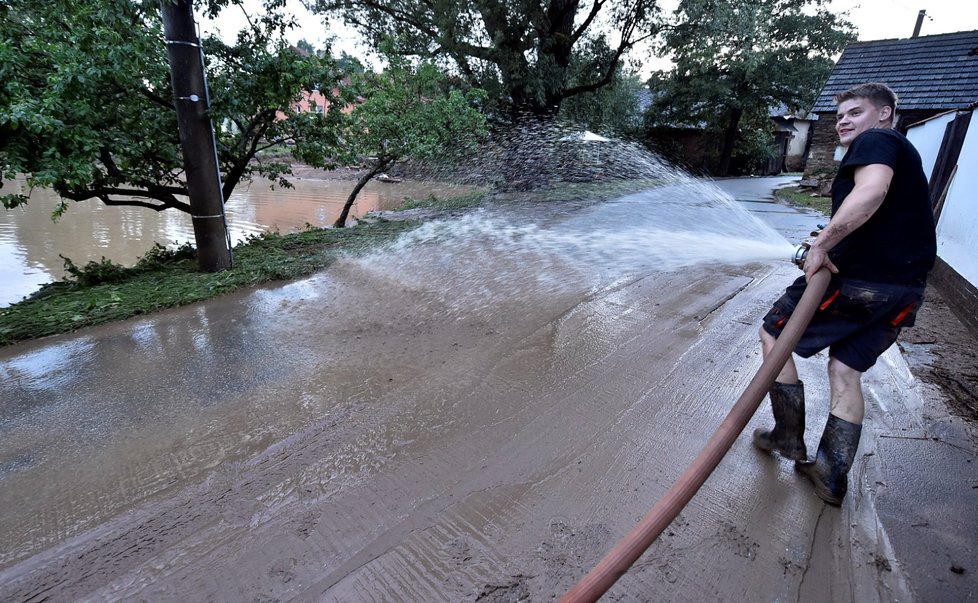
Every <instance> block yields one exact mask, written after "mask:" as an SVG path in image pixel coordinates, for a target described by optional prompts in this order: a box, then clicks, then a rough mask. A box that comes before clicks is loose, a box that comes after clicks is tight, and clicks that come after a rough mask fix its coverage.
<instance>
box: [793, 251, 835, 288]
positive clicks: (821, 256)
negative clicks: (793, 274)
mask: <svg viewBox="0 0 978 603" xmlns="http://www.w3.org/2000/svg"><path fill="white" fill-rule="evenodd" d="M823 266H824V267H826V268H828V269H829V272H831V273H832V274H839V269H838V268H836V266H835V264H833V263H832V260H830V259H829V254H828V252H826V251H825V250H824V249H822V248H821V247H819V246H818V245H812V246H811V247H809V248H808V254H807V255H806V256H805V266H804V267H803V268H802V270H804V271H805V280H806V281H810V280H812V276H814V275H815V273H816V272H818V271H819V270H820V269H821V268H822V267H823Z"/></svg>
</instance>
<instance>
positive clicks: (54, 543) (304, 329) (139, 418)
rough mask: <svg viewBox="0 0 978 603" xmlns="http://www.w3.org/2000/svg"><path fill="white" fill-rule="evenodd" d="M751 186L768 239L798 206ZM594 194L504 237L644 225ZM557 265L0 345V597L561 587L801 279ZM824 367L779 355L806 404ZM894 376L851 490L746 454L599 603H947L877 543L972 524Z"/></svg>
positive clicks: (377, 282) (924, 414) (880, 371)
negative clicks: (842, 495)
mask: <svg viewBox="0 0 978 603" xmlns="http://www.w3.org/2000/svg"><path fill="white" fill-rule="evenodd" d="M771 184H772V185H773V182H772V183H771ZM745 195H746V196H745V197H744V199H745V205H747V206H749V207H751V209H752V210H754V211H755V212H756V213H757V214H758V215H762V216H764V217H765V219H766V220H768V221H771V222H772V223H775V224H777V227H778V229H779V230H781V231H782V232H784V233H785V234H786V235H787V236H788V237H789V239H793V240H797V238H799V236H800V234H803V233H804V232H805V231H806V230H807V229H810V228H811V223H812V222H814V221H815V220H817V217H816V216H814V215H812V214H808V213H805V212H801V211H797V210H794V209H791V208H786V207H783V206H779V205H776V204H773V203H770V202H768V201H765V200H764V199H762V198H761V197H760V196H750V195H747V194H746V193H745ZM613 209H614V211H609V206H608V205H597V206H586V205H581V206H569V207H563V208H554V207H552V206H550V205H537V206H527V207H520V208H517V212H518V213H517V216H516V217H515V219H513V221H514V222H517V223H519V224H526V223H532V224H538V225H540V228H541V229H543V230H545V231H547V232H556V233H579V232H580V231H581V228H582V225H587V224H595V223H602V222H604V223H607V221H609V220H612V219H613V220H615V221H617V222H616V224H617V225H618V226H620V227H621V228H622V229H624V228H626V226H627V224H628V223H634V222H635V221H636V216H637V215H638V214H637V212H640V211H641V210H642V208H641V207H637V206H625V205H623V204H619V206H618V207H616V208H613ZM489 218H491V219H503V220H509V219H511V218H513V216H510V215H508V214H502V215H497V214H493V215H491V216H489ZM612 226H614V224H612ZM494 250H497V252H494ZM579 259H580V258H576V257H574V256H573V254H571V255H566V256H562V255H560V254H557V255H555V254H553V253H538V252H535V251H533V250H525V249H524V250H519V249H517V250H516V251H515V252H514V250H513V248H510V249H509V251H508V252H507V253H499V252H498V249H497V248H496V247H492V248H486V247H480V246H479V245H459V244H457V241H456V242H455V244H451V245H444V244H439V243H438V242H437V241H435V242H432V243H430V244H424V245H422V244H418V245H415V246H413V247H412V248H411V251H410V253H408V252H405V251H404V250H397V251H392V252H388V255H386V256H385V255H383V254H381V255H378V256H375V257H372V258H370V259H369V261H360V260H356V261H354V260H349V261H343V262H339V263H337V264H336V265H334V266H333V267H331V268H330V269H329V270H327V271H325V272H323V273H320V274H318V275H316V276H314V277H312V278H308V279H304V280H300V281H296V282H293V283H289V284H286V285H281V286H275V287H268V288H262V289H257V290H253V291H248V292H244V293H241V294H239V295H234V296H227V297H224V298H220V299H216V300H212V301H210V302H207V303H203V304H198V305H195V306H191V307H187V308H182V309H177V310H173V311H168V312H163V313H160V314H159V315H155V316H152V317H149V318H141V319H135V320H130V321H126V322H122V323H117V324H113V325H107V326H104V327H99V328H94V329H87V330H85V331H82V332H79V333H77V334H73V335H66V336H59V337H53V338H49V339H46V340H42V341H38V342H28V343H24V344H18V345H16V346H12V347H10V348H6V349H2V350H0V400H3V403H2V406H0V412H2V415H0V509H3V513H2V515H0V555H2V556H0V600H18V601H20V600H41V599H45V598H48V599H51V600H77V599H82V600H134V599H138V600H154V601H155V600H174V601H176V600H180V601H188V600H189V601H204V600H296V601H310V600H315V601H361V600H384V601H474V600H480V601H517V600H532V601H549V600H552V599H553V598H554V597H555V596H559V595H560V594H561V593H563V592H564V591H565V590H566V589H567V588H569V587H570V586H571V585H573V583H574V582H575V581H576V580H577V579H578V578H580V577H581V576H583V575H584V573H585V572H586V571H587V570H589V569H590V568H591V566H592V565H593V564H594V563H595V562H596V561H597V560H598V559H600V557H601V556H602V555H603V554H604V553H605V552H606V551H607V550H608V549H609V548H611V546H613V544H614V543H615V542H616V541H617V539H618V538H620V537H621V536H622V535H624V534H625V533H626V532H627V531H628V530H629V529H630V528H631V527H632V526H633V525H634V523H635V522H636V521H637V520H638V519H639V518H640V517H641V516H642V515H644V514H645V512H646V511H647V510H648V508H649V507H651V505H652V504H653V503H654V502H655V501H656V500H657V498H658V497H659V496H661V494H662V493H663V492H665V490H666V489H667V488H668V487H669V486H670V485H671V483H672V481H673V480H674V479H675V477H676V476H678V475H679V474H680V473H681V472H682V470H683V469H685V466H686V463H688V461H689V460H691V459H692V458H693V457H694V456H695V454H696V453H697V452H698V451H699V450H700V448H701V447H702V445H703V444H704V443H705V442H706V441H707V440H708V439H709V437H710V435H712V430H713V428H714V427H715V426H716V425H718V424H719V423H720V421H721V420H722V418H723V416H724V415H725V414H726V412H727V410H728V409H729V407H730V405H732V403H733V401H734V400H735V399H736V398H737V397H738V396H739V394H740V392H741V391H742V390H743V388H744V386H745V385H746V383H747V382H748V381H749V379H750V378H751V376H752V375H753V371H754V370H756V368H757V367H758V366H759V364H760V357H759V354H758V353H757V350H756V347H757V346H756V328H757V324H758V321H759V320H760V317H761V316H762V315H763V313H764V311H765V310H766V306H767V304H769V303H770V301H771V300H772V299H774V297H775V296H776V295H777V294H778V292H779V290H780V289H781V288H782V287H783V286H784V285H785V283H786V282H788V281H790V280H791V279H792V278H794V277H795V276H796V274H797V269H795V268H794V267H793V266H791V265H790V264H789V263H788V262H786V261H785V262H780V263H771V262H767V263H753V264H749V265H746V266H741V267H724V266H719V265H706V266H701V267H698V268H687V269H684V270H681V271H663V270H661V269H658V268H657V267H656V266H655V265H646V266H644V267H643V266H641V265H640V264H629V265H628V266H627V269H625V270H618V271H615V270H604V269H596V268H595V267H594V266H592V265H589V264H586V263H582V262H580V261H579ZM608 265H609V264H601V267H605V266H608ZM823 361H824V359H822V360H819V359H818V358H816V359H814V360H812V361H811V362H802V363H799V370H800V371H801V372H802V378H803V379H804V380H805V381H806V383H807V384H808V385H809V388H810V390H811V391H813V392H819V391H821V392H824V391H826V379H825V377H824V375H823V370H824V369H823V367H822V363H823ZM901 363H902V359H901V357H900V354H899V351H898V350H896V349H895V348H894V349H892V350H890V351H889V352H887V354H886V356H885V357H884V360H883V362H881V363H880V365H878V366H877V367H875V368H874V369H873V370H872V371H871V372H870V373H869V375H868V377H867V379H868V387H867V390H868V392H867V395H868V398H869V403H870V405H871V408H872V411H871V412H870V413H869V414H870V415H871V416H872V417H873V419H872V420H873V421H874V423H873V424H872V428H871V429H867V435H866V443H865V444H864V445H863V448H862V449H861V450H865V452H866V454H865V455H864V456H862V457H861V460H860V465H859V467H858V469H857V470H856V477H855V479H856V480H857V482H858V483H860V484H863V485H864V488H863V490H864V491H865V493H864V494H862V495H858V496H856V495H854V496H852V497H850V499H848V500H847V502H846V505H844V506H843V507H842V508H841V509H834V508H828V507H825V506H824V505H823V504H822V503H821V502H820V501H819V500H818V499H817V498H815V497H814V496H813V495H812V494H811V492H810V491H809V489H808V488H807V487H805V484H804V482H802V481H800V480H799V479H798V478H796V476H795V475H794V473H793V471H792V470H791V468H790V465H789V464H788V463H786V462H781V461H779V460H778V459H775V458H771V457H767V456H765V455H762V454H759V453H758V452H757V451H755V450H754V449H753V448H752V447H751V445H750V443H749V437H747V436H744V437H741V438H740V439H738V441H737V442H736V443H735V445H734V447H733V449H732V450H731V452H730V453H729V454H728V456H727V458H726V459H725V460H724V462H723V463H722V464H721V465H720V467H719V469H718V470H717V472H716V473H715V474H714V476H713V477H711V479H710V480H709V481H708V482H707V484H706V486H704V488H703V490H702V491H701V492H700V494H699V495H698V496H697V497H696V498H695V499H694V500H693V502H692V503H691V504H690V506H689V507H688V508H687V509H686V510H685V511H684V512H683V513H682V514H681V515H680V517H679V519H677V521H676V522H675V523H674V524H673V526H671V527H670V529H669V530H668V531H667V533H666V534H664V535H663V537H662V538H661V539H660V541H658V542H657V543H655V544H654V545H653V547H652V548H651V549H650V550H649V552H648V553H647V554H646V555H645V556H643V557H642V558H641V559H640V560H639V561H638V563H637V564H636V565H635V566H634V568H633V569H632V570H631V571H629V572H628V573H627V574H626V575H625V576H624V577H623V578H622V579H621V580H620V581H619V582H618V584H616V585H615V587H614V588H613V589H612V591H611V593H610V595H609V597H610V598H611V599H612V600H626V601H649V600H696V599H702V600H769V601H774V600H779V601H780V600H793V601H822V600H841V601H846V600H853V601H890V600H913V599H914V598H919V599H920V600H933V599H934V597H933V596H928V595H933V594H935V593H936V594H942V595H947V598H950V599H957V600H966V599H967V596H968V593H969V592H972V593H973V592H974V591H973V590H970V591H969V590H967V589H968V588H970V584H973V577H972V576H965V578H966V579H969V580H971V581H972V582H971V583H970V584H969V583H967V582H957V583H955V582H950V580H951V579H953V578H954V577H953V576H950V575H947V572H946V569H945V570H944V572H943V573H941V574H937V573H936V571H934V568H933V567H930V566H925V565H921V564H920V563H919V562H918V561H917V559H916V558H915V557H913V555H912V554H910V553H907V552H905V551H904V550H903V549H898V548H897V546H898V545H899V544H900V543H901V542H903V540H906V539H908V538H909V539H911V540H912V541H913V542H914V543H915V545H916V547H917V548H921V547H923V546H925V544H926V546H929V547H932V548H933V549H935V550H941V551H944V552H945V553H946V554H947V555H948V556H951V555H960V554H961V551H962V550H964V551H966V550H967V547H968V546H969V545H968V544H967V538H968V537H967V536H964V534H967V533H968V532H967V528H966V526H962V525H961V523H962V519H961V518H968V517H972V516H973V515H970V514H968V513H967V507H965V508H962V507H960V506H958V507H956V506H955V502H956V500H948V499H947V498H945V497H938V496H937V495H936V493H937V492H939V491H940V489H941V488H943V487H947V485H949V484H952V483H956V482H954V480H955V479H957V480H958V482H960V481H961V480H965V481H966V480H967V479H969V476H970V475H973V466H971V465H968V464H966V463H970V460H969V459H970V458H973V457H974V445H973V442H971V441H970V440H969V439H968V436H967V434H962V433H961V432H960V427H959V426H955V425H954V424H953V423H950V422H947V421H945V420H943V419H942V418H941V416H940V415H939V413H938V412H937V411H936V410H935V408H938V407H934V406H926V407H925V398H926V396H927V395H929V393H928V392H926V391H922V390H921V388H920V385H919V384H917V383H915V382H914V381H913V379H912V378H911V377H909V373H908V372H907V371H906V365H905V363H903V364H901ZM811 408H812V410H811V418H810V420H809V421H810V423H809V432H808V436H809V441H810V442H812V443H814V442H813V440H814V439H817V433H818V432H819V431H820V428H821V425H822V423H823V422H824V418H825V414H826V412H827V409H826V408H824V405H817V404H814V405H812V407H811ZM768 421H769V415H768V414H766V413H764V412H763V411H762V413H759V415H758V417H755V419H754V420H753V421H752V424H751V425H750V426H749V427H748V430H752V429H753V428H754V427H756V426H760V425H765V424H767V422H768ZM748 433H749V431H748ZM932 437H933V438H937V439H932ZM938 440H940V441H938ZM947 442H950V443H951V444H952V445H951V446H949V445H947V444H946V443H947ZM969 442H970V443H969ZM918 446H926V447H928V450H927V454H926V455H924V456H925V457H926V458H928V459H930V460H929V461H928V462H927V466H926V467H924V468H922V469H921V468H920V461H919V459H920V457H921V455H920V450H919V449H918V448H917V447H918ZM915 459H916V460H915ZM884 460H885V463H884ZM901 463H902V465H901ZM932 464H933V465H939V466H940V467H942V469H940V473H934V471H935V469H934V468H933V467H932V466H931V465H932ZM897 466H898V467H900V470H899V471H894V470H893V467H897ZM969 468H970V471H971V472H972V473H968V471H969ZM932 478H933V479H932ZM915 483H916V484H917V485H915ZM886 484H892V485H893V488H892V489H888V488H887V486H886ZM897 484H899V487H897ZM925 493H926V494H927V495H926V496H925ZM931 499H934V502H931ZM908 501H911V502H912V503H913V504H910V503H909V502H908ZM938 502H939V503H940V505H941V509H942V510H941V511H939V512H933V510H934V508H935V507H936V505H937V504H938ZM970 502H972V501H969V500H964V501H963V503H962V504H965V505H967V504H970ZM972 510H973V508H972ZM925 513H926V515H927V519H926V522H925V523H926V526H925V528H922V527H912V526H913V525H917V526H920V525H922V524H921V522H922V521H923V519H922V517H921V516H922V515H923V514H925ZM972 532H973V530H972ZM972 542H973V541H972ZM910 548H912V547H910ZM940 563H941V564H943V563H944V561H943V558H942V559H941V560H940ZM962 584H963V586H962Z"/></svg>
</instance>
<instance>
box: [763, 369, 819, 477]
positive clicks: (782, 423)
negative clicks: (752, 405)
mask: <svg viewBox="0 0 978 603" xmlns="http://www.w3.org/2000/svg"><path fill="white" fill-rule="evenodd" d="M769 395H770V397H771V411H772V412H773V413H774V429H772V430H771V431H765V430H763V429H756V430H754V445H755V446H757V447H758V448H760V449H761V450H764V451H765V452H775V451H776V452H780V453H781V454H782V456H785V457H787V458H789V459H793V460H796V461H804V460H806V459H807V458H808V450H807V449H806V448H805V386H804V384H803V383H802V382H801V381H799V382H798V383H794V384H787V383H777V382H775V384H774V387H772V388H771V391H770V392H769Z"/></svg>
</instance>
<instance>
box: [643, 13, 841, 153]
mask: <svg viewBox="0 0 978 603" xmlns="http://www.w3.org/2000/svg"><path fill="white" fill-rule="evenodd" d="M827 4H828V3H827V2H826V1H825V0H725V1H723V2H720V1H717V0H682V1H681V2H680V4H679V7H678V8H677V9H676V11H675V13H674V18H675V24H674V25H673V27H671V28H670V29H669V32H668V33H667V34H666V36H665V38H664V43H663V49H664V50H666V51H668V52H669V53H670V54H671V56H672V58H673V61H674V63H675V66H674V68H673V69H672V70H671V71H669V72H668V73H663V72H659V73H656V74H655V75H654V76H653V78H652V79H651V81H650V82H649V87H650V89H651V91H652V94H653V98H654V100H653V103H652V105H651V107H650V108H649V111H648V112H647V114H646V116H647V122H648V125H650V126H653V127H655V126H662V125H666V126H692V127H702V126H703V125H705V126H706V127H707V128H708V129H710V130H712V131H714V132H723V133H724V134H725V135H726V136H727V137H728V138H727V140H726V142H727V143H728V144H726V145H725V148H724V151H723V156H722V157H721V163H722V162H723V161H724V160H726V161H729V158H730V155H731V153H732V152H733V147H732V144H731V143H732V142H733V141H734V140H735V139H736V135H737V132H738V128H739V126H740V124H741V120H742V119H743V120H746V121H747V122H749V123H752V124H761V123H767V117H768V111H769V110H770V109H771V108H772V107H778V106H784V107H787V108H788V109H789V110H791V111H795V110H807V109H808V107H810V106H811V104H812V102H814V99H815V95H816V94H817V93H818V91H819V89H820V88H821V86H822V84H823V83H824V82H825V79H826V78H827V77H828V74H829V72H830V71H831V68H832V64H833V61H832V58H831V57H832V56H833V55H835V54H837V53H839V52H840V51H841V50H842V49H843V48H845V46H846V44H848V42H850V41H851V40H853V39H854V38H855V36H854V34H853V28H852V25H851V24H850V23H849V22H848V21H846V20H845V19H844V18H843V17H841V16H838V15H835V14H833V13H831V12H829V10H828V8H827Z"/></svg>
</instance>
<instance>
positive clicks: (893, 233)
mask: <svg viewBox="0 0 978 603" xmlns="http://www.w3.org/2000/svg"><path fill="white" fill-rule="evenodd" d="M835 101H836V103H837V104H838V111H837V113H836V126H835V129H836V132H837V133H838V135H839V141H840V143H841V144H842V146H844V147H848V150H847V151H846V154H845V156H844V157H843V158H842V163H841V164H840V165H839V170H838V173H837V174H836V177H835V180H834V182H833V183H832V219H831V220H830V221H829V223H828V225H827V226H826V227H825V228H824V229H823V230H822V231H821V232H820V233H819V234H818V236H817V237H816V239H815V240H814V242H813V243H812V244H811V247H810V248H809V249H808V252H807V256H806V258H805V260H804V265H803V270H804V271H805V275H804V276H803V277H799V278H798V280H796V281H795V282H794V283H793V284H792V285H790V286H789V287H788V288H787V289H786V291H785V293H784V295H782V296H781V298H780V299H778V300H777V301H776V302H775V303H774V306H773V308H771V310H770V311H769V312H768V314H767V315H766V316H765V317H764V322H763V325H762V327H761V330H760V336H761V349H762V351H763V353H764V355H765V356H767V354H769V353H770V351H771V349H772V347H773V346H774V342H775V340H776V338H777V337H778V335H780V333H781V329H782V327H783V326H784V324H785V323H786V322H787V319H788V317H789V316H790V315H791V313H792V311H793V310H794V308H795V306H796V305H797V303H798V300H799V299H800V297H801V294H802V291H804V288H805V282H806V280H807V279H809V278H811V276H812V275H814V274H815V272H817V271H818V270H819V269H820V268H822V267H827V268H828V269H829V270H830V271H831V272H832V273H833V277H832V282H831V284H830V285H829V287H828V289H827V291H826V293H825V297H824V299H823V300H822V303H821V305H820V306H819V310H818V311H816V313H815V316H814V318H813V319H812V321H811V323H810V324H809V326H808V328H807V329H806V330H805V333H804V335H802V338H801V341H800V342H799V343H798V345H797V346H796V348H795V353H796V354H798V355H799V356H801V357H803V358H808V357H811V356H813V355H814V354H816V353H818V352H819V351H821V350H823V349H825V348H828V349H829V362H828V376H829V388H830V400H829V418H828V422H827V423H826V425H825V430H824V432H823V434H822V437H821V440H820V442H819V445H818V451H817V453H816V454H815V458H814V459H812V460H809V459H808V458H807V450H806V447H805V440H804V433H805V395H804V389H803V384H802V382H801V381H799V379H798V371H797V369H796V367H795V364H794V362H793V360H792V359H791V358H789V359H788V362H787V363H786V364H785V367H784V369H783V370H782V371H781V373H780V374H779V375H778V378H777V381H776V382H775V384H774V386H773V387H772V388H771V390H770V392H769V395H770V398H771V408H772V411H773V413H774V421H775V424H774V428H773V429H771V430H770V431H765V430H762V429H758V430H757V431H755V432H754V445H755V446H757V447H758V448H760V449H762V450H765V451H774V452H778V453H780V454H782V455H784V456H785V457H787V458H790V459H794V460H795V461H796V463H795V468H796V469H797V470H799V471H800V472H801V473H803V474H804V475H805V476H807V477H808V478H809V479H810V480H811V481H812V483H813V484H814V486H815V493H816V494H817V495H818V496H819V497H820V498H821V499H822V500H824V501H825V502H827V503H829V504H833V505H840V504H841V503H842V500H843V498H844V497H845V495H846V491H847V489H848V486H847V484H848V473H849V468H850V467H851V465H852V462H853V459H854V458H855V455H856V448H857V447H858V445H859V438H860V435H861V433H862V422H863V414H864V403H863V394H862V386H861V381H862V374H863V373H864V372H866V371H867V370H869V368H870V367H871V366H873V365H874V364H875V363H876V360H877V358H878V357H879V356H880V355H881V354H882V353H883V352H884V351H886V349H887V348H889V347H890V345H892V344H893V342H894V341H896V339H897V336H898V335H899V333H900V330H901V329H902V328H904V327H909V326H912V325H913V322H914V316H915V314H916V312H917V310H918V309H919V308H920V305H921V303H922V302H923V293H924V286H925V284H926V278H927V273H928V271H929V270H930V269H931V268H932V267H933V265H934V259H935V257H936V250H937V243H936V237H935V227H934V215H933V211H932V210H931V206H930V202H929V198H928V191H927V177H926V176H925V175H924V172H923V169H922V167H921V162H920V155H919V154H918V153H917V151H916V149H914V147H913V145H911V144H910V142H909V141H908V140H907V139H906V138H905V137H904V136H903V135H901V134H900V133H898V132H897V131H896V130H894V129H892V128H893V124H894V119H895V115H894V113H895V110H896V101H897V99H896V95H895V94H894V93H893V91H892V90H890V88H888V87H887V86H885V85H884V84H878V83H867V84H861V85H859V86H855V87H853V88H850V89H849V90H846V91H845V92H842V93H841V94H838V95H836V97H835Z"/></svg>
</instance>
